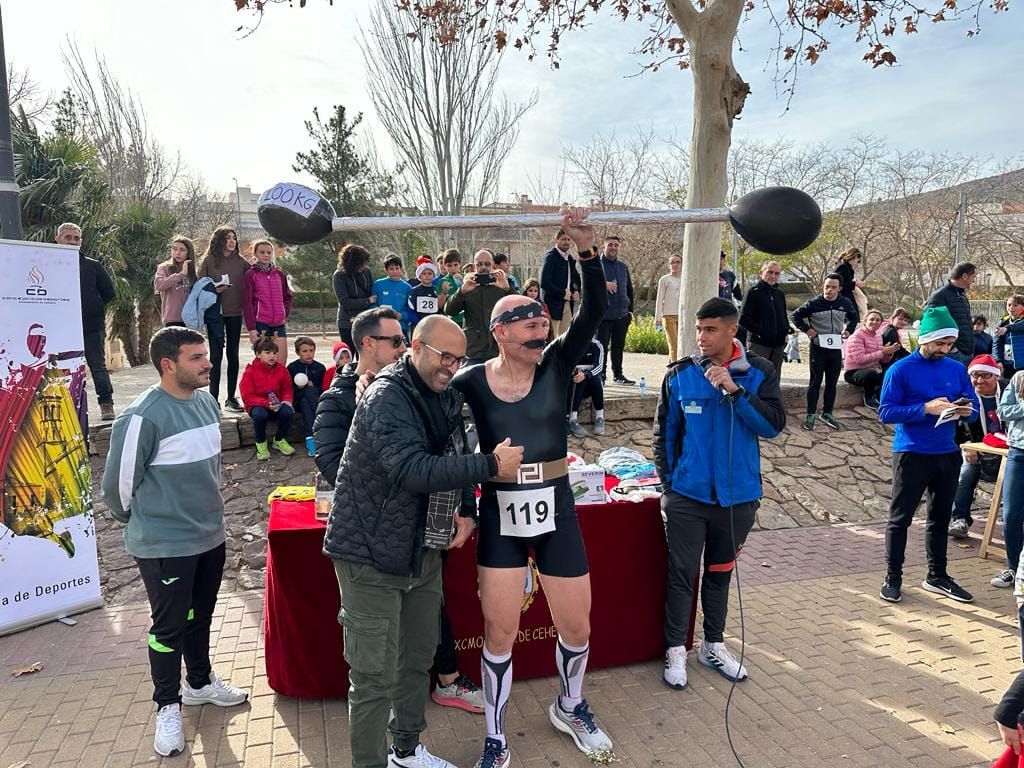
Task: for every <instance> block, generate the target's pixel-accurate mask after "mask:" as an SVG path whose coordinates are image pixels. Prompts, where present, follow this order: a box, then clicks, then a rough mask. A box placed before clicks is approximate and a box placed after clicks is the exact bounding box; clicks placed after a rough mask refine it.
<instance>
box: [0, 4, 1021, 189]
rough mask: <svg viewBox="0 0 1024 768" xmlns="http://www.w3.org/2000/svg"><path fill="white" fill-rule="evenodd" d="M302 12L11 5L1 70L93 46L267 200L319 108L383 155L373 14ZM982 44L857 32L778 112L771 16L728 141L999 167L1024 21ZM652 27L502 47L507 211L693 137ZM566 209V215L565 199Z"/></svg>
mask: <svg viewBox="0 0 1024 768" xmlns="http://www.w3.org/2000/svg"><path fill="white" fill-rule="evenodd" d="M308 4H309V7H307V8H305V9H303V10H299V9H298V7H297V6H298V4H297V3H296V4H295V6H296V7H295V8H293V9H289V8H288V7H287V6H283V7H278V8H275V9H273V12H272V13H270V14H268V16H267V18H266V19H265V20H264V22H263V25H262V26H261V27H260V28H259V30H257V31H256V33H255V34H253V35H251V36H249V37H245V38H243V37H242V36H241V35H240V34H238V33H237V32H236V28H237V27H238V26H239V24H241V23H244V22H245V21H246V20H247V19H246V18H245V17H244V16H242V15H240V14H237V13H236V12H235V11H234V9H233V3H232V2H230V0H131V2H129V1H128V0H89V2H82V0H31V2H29V1H28V0H25V1H23V2H18V3H5V4H4V8H3V12H4V17H3V24H4V34H5V38H6V51H7V60H8V62H13V63H14V64H15V66H17V67H19V68H21V69H24V68H28V69H29V70H30V72H31V74H32V76H33V77H34V78H35V79H37V80H39V81H40V82H41V83H42V84H43V85H44V86H46V87H47V88H50V89H52V90H53V91H55V92H59V91H60V90H61V89H62V88H63V87H64V84H65V81H66V78H65V75H64V72H63V66H62V63H61V56H60V51H61V48H62V46H63V45H64V40H65V37H66V36H69V35H70V36H72V37H73V38H74V39H75V40H77V42H78V44H79V46H80V47H81V48H82V50H83V53H87V54H88V53H90V52H91V50H92V49H93V48H94V47H95V48H96V49H98V50H99V51H101V52H102V53H103V55H104V56H106V57H107V59H108V61H109V63H110V65H111V67H112V69H113V70H114V71H115V72H116V73H117V74H118V76H119V77H120V78H121V79H122V81H123V82H124V83H125V84H126V85H127V86H129V87H130V88H132V89H133V90H135V91H137V92H138V94H139V95H140V97H141V101H142V102H143V104H144V105H145V108H146V110H147V113H148V114H149V117H150V122H151V125H152V127H153V129H154V132H155V133H156V134H157V136H158V137H159V139H160V141H161V142H162V143H163V144H164V145H165V146H167V147H169V148H172V149H180V150H181V152H182V154H183V156H184V157H185V159H186V160H187V162H188V163H189V165H190V167H191V168H193V169H195V170H197V171H199V172H201V173H202V174H203V175H204V176H205V177H206V179H207V181H208V182H209V183H210V185H211V186H212V187H213V188H214V189H215V190H218V191H220V192H222V193H226V192H228V191H229V190H232V189H233V188H234V182H233V181H232V178H233V177H236V178H237V179H238V181H239V183H240V184H242V185H249V186H251V187H253V188H254V189H257V190H258V189H262V188H264V187H266V186H269V185H270V184H272V183H274V182H276V181H279V180H294V179H295V174H294V173H293V172H292V171H291V164H292V162H293V161H294V156H295V152H296V150H298V149H304V148H306V147H307V142H306V136H305V131H304V130H303V126H302V122H303V120H304V119H306V118H307V117H308V116H309V115H310V111H311V110H312V108H313V107H314V106H316V105H319V106H320V108H321V113H325V112H326V111H327V110H328V109H329V108H330V106H331V105H332V104H336V103H341V104H344V105H345V106H346V107H347V108H348V109H349V110H351V111H362V112H364V113H365V114H366V122H365V124H366V126H367V128H368V130H370V131H371V132H375V133H376V135H375V140H376V143H377V144H378V145H379V147H380V148H381V151H382V154H383V155H384V156H388V155H389V154H390V152H389V150H388V139H387V137H386V136H385V135H384V134H383V133H382V132H380V129H379V126H378V125H377V123H376V121H375V119H374V117H373V114H372V113H373V108H372V106H371V105H370V103H369V100H368V98H367V95H366V89H365V85H364V78H363V67H362V62H361V61H360V54H359V49H358V47H357V46H356V44H355V42H354V41H355V39H356V36H357V34H358V28H359V24H360V23H361V22H365V20H366V16H367V7H368V1H367V0H335V2H334V6H333V7H331V6H329V5H328V4H327V2H326V0H309V3H308ZM982 22H983V28H982V33H981V35H979V36H977V37H975V38H974V39H972V40H968V39H967V38H966V36H965V32H966V29H967V27H966V26H965V25H963V24H959V23H947V24H938V25H933V24H931V23H928V22H924V23H923V24H922V27H921V28H922V32H921V33H920V34H918V35H915V36H912V37H905V36H902V35H901V36H898V37H896V38H895V39H894V42H895V50H896V54H897V56H898V58H899V60H900V66H899V67H896V68H889V69H875V70H873V69H871V68H870V66H869V65H867V64H864V63H862V62H861V56H862V55H863V48H862V47H861V45H860V44H858V43H855V42H854V41H853V40H852V33H851V31H849V30H838V31H836V32H835V33H834V35H833V45H832V47H831V48H830V50H829V51H828V52H827V53H826V54H825V56H824V57H823V58H822V59H821V61H820V62H819V63H818V64H817V65H815V66H814V67H813V68H811V67H808V68H806V69H804V70H802V73H801V81H800V85H799V88H798V91H797V95H796V98H795V99H794V101H793V102H792V104H791V106H790V108H789V110H788V111H786V99H785V96H784V94H781V93H777V90H778V89H777V87H776V85H775V83H774V76H775V71H774V68H773V66H772V65H771V64H769V62H768V59H769V51H770V49H771V47H772V44H773V40H774V36H773V34H772V33H771V30H769V29H768V26H767V23H766V14H765V13H764V12H763V11H757V12H755V13H754V14H753V15H752V17H751V19H749V20H748V21H746V22H744V24H743V25H742V26H741V43H742V46H743V49H744V50H742V51H741V52H739V53H738V54H737V55H736V66H737V69H738V70H739V72H740V74H741V75H743V77H744V78H745V79H746V80H747V81H748V82H749V83H750V84H751V88H752V93H751V95H750V97H749V98H748V99H747V102H746V107H745V109H744V111H743V114H742V116H741V119H740V120H739V121H738V122H737V123H736V126H735V130H734V134H733V136H734V139H739V138H749V139H765V140H774V139H777V138H787V139H790V140H792V141H793V142H795V143H798V144H800V143H810V142H817V141H833V142H837V143H842V142H845V141H846V140H847V139H849V137H851V136H852V135H853V134H855V133H858V132H871V133H875V134H878V135H882V136H885V137H886V138H887V139H888V141H889V142H890V144H891V145H893V146H895V147H900V148H904V149H911V148H920V149H924V150H928V151H947V150H948V151H955V152H962V153H964V154H972V155H979V156H982V157H998V158H1006V157H1010V156H1014V155H1020V153H1021V151H1022V142H1021V136H1022V125H1024V85H1022V82H1024V78H1022V74H1024V47H1022V46H1021V45H1020V41H1021V38H1022V34H1021V33H1022V32H1024V11H1021V10H1020V9H1018V8H1013V9H1012V10H1010V11H1009V12H1008V13H1003V14H1000V15H999V16H997V17H993V16H992V15H991V14H989V13H985V14H983V16H982ZM643 33H644V27H643V25H639V24H636V23H622V22H620V21H618V20H617V19H616V18H615V17H614V16H612V15H611V14H610V13H604V14H602V15H600V16H597V17H594V19H593V22H592V24H591V26H590V28H589V29H587V30H586V31H584V32H576V33H571V34H569V35H566V36H565V37H564V38H563V48H562V64H561V68H560V69H558V70H552V69H551V68H550V67H549V66H548V64H547V62H546V61H545V60H543V59H540V58H539V59H537V60H536V61H534V62H532V63H531V62H528V61H527V59H526V56H525V55H524V54H522V53H519V52H516V51H510V52H509V53H508V54H507V55H506V56H505V58H504V61H503V65H502V70H501V74H500V77H499V89H500V90H501V91H502V92H504V93H505V94H507V95H508V96H509V97H511V98H513V99H516V98H525V97H526V96H527V95H528V94H529V93H531V92H532V91H533V90H534V89H536V90H537V91H538V92H539V97H540V98H539V102H538V104H537V106H536V107H535V108H534V109H533V111H532V112H531V113H529V115H528V116H527V118H526V119H525V120H524V121H523V124H522V135H521V139H520V141H519V144H518V145H517V147H516V149H515V151H514V154H513V155H512V157H511V158H510V161H509V163H508V164H507V166H506V169H505V172H504V174H503V176H502V183H501V188H500V189H501V195H500V196H501V197H503V198H505V199H510V198H511V197H512V196H513V194H514V193H517V192H523V191H527V190H528V181H527V175H528V174H529V175H530V176H533V177H537V176H547V175H550V174H552V173H553V172H554V169H555V168H556V167H557V163H558V156H559V154H560V152H561V148H562V146H563V144H565V143H584V142H586V141H588V140H589V139H590V138H591V137H592V136H593V135H594V134H595V133H599V132H603V133H608V132H610V131H613V130H614V131H615V132H616V133H617V134H618V135H619V136H626V135H628V134H629V133H631V132H634V131H637V130H646V129H650V128H653V130H654V131H655V132H656V133H657V134H658V135H659V136H664V137H668V136H669V135H671V134H672V133H673V132H674V133H675V134H676V135H677V136H681V137H683V138H684V140H686V141H688V138H687V137H688V136H689V132H690V123H691V118H692V109H691V98H692V85H691V78H690V75H689V73H687V72H685V71H679V70H678V69H676V68H675V67H672V66H670V67H666V68H665V69H663V70H662V71H661V72H658V73H653V74H650V73H648V74H644V75H642V76H640V77H630V75H634V74H635V73H636V72H637V71H638V63H639V60H638V59H637V57H636V56H635V55H634V54H633V53H632V50H633V49H634V48H635V47H636V45H637V44H638V43H639V41H640V40H641V39H642V37H643V36H644V35H643ZM555 202H557V201H555Z"/></svg>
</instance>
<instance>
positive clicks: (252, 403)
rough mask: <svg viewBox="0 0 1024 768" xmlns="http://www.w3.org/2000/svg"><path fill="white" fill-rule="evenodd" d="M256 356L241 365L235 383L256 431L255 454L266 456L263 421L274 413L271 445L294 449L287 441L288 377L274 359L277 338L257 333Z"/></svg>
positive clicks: (290, 451) (286, 450)
mask: <svg viewBox="0 0 1024 768" xmlns="http://www.w3.org/2000/svg"><path fill="white" fill-rule="evenodd" d="M253 349H254V351H255V352H256V359H255V360H253V361H252V362H251V363H249V364H248V365H247V366H245V373H243V374H242V380H241V381H240V382H239V384H238V390H239V392H241V394H242V405H244V406H245V410H246V411H247V412H248V413H249V416H250V417H251V418H252V426H253V431H254V432H255V433H256V458H257V459H259V460H260V461H266V460H267V459H269V458H270V449H269V448H268V447H267V422H268V421H270V417H271V416H276V417H277V436H276V439H275V440H274V447H275V448H276V449H277V450H279V451H280V452H281V453H283V454H284V455H285V456H291V455H292V454H293V453H295V449H294V448H292V447H291V445H289V444H288V439H287V437H288V429H289V428H290V427H291V425H292V416H293V415H294V413H295V412H294V410H293V409H292V379H291V376H290V375H289V374H288V369H287V368H285V367H284V366H283V365H281V364H279V363H278V362H277V342H276V341H275V340H274V339H273V338H272V337H270V336H261V337H260V338H259V339H258V340H257V342H256V344H255V346H254V347H253Z"/></svg>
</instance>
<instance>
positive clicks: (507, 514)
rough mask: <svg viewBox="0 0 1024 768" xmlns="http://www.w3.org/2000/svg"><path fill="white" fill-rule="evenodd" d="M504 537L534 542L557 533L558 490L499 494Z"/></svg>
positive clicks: (551, 488) (500, 492)
mask: <svg viewBox="0 0 1024 768" xmlns="http://www.w3.org/2000/svg"><path fill="white" fill-rule="evenodd" d="M497 497H498V513H499V514H500V515H501V535H502V536H515V537H517V538H526V539H529V538H533V537H534V536H540V535H542V534H545V533H551V532H552V531H553V530H555V489H554V488H553V487H548V488H532V489H530V490H523V491H498V492H497Z"/></svg>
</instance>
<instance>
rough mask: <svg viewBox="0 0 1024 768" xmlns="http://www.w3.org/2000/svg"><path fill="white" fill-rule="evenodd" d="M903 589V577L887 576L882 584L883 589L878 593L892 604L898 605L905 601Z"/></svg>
mask: <svg viewBox="0 0 1024 768" xmlns="http://www.w3.org/2000/svg"><path fill="white" fill-rule="evenodd" d="M902 588H903V577H902V576H886V577H885V581H883V582H882V588H881V589H880V590H879V591H878V596H879V597H880V598H882V599H883V600H888V601H889V602H890V603H898V602H899V601H900V600H902V599H903V591H902Z"/></svg>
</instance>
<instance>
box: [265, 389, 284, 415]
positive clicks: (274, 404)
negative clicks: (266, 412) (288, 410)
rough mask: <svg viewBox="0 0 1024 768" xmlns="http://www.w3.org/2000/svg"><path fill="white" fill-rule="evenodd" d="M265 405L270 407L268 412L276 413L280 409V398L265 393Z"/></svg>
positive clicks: (270, 393) (273, 393)
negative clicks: (267, 404)
mask: <svg viewBox="0 0 1024 768" xmlns="http://www.w3.org/2000/svg"><path fill="white" fill-rule="evenodd" d="M267 403H269V405H270V410H272V411H276V410H277V409H278V408H280V407H281V398H279V397H278V396H277V393H275V392H267Z"/></svg>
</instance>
